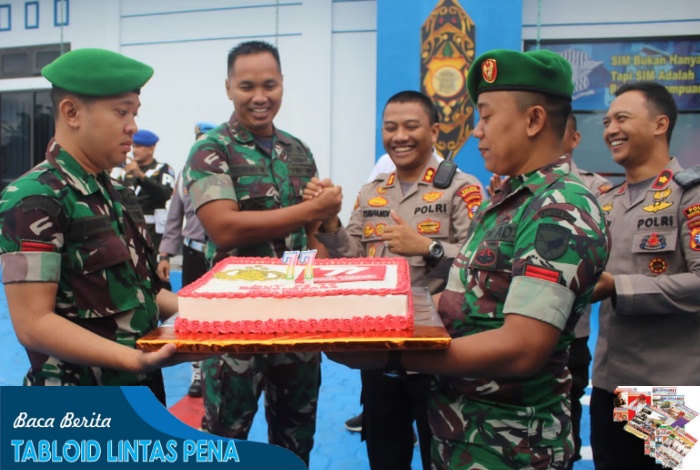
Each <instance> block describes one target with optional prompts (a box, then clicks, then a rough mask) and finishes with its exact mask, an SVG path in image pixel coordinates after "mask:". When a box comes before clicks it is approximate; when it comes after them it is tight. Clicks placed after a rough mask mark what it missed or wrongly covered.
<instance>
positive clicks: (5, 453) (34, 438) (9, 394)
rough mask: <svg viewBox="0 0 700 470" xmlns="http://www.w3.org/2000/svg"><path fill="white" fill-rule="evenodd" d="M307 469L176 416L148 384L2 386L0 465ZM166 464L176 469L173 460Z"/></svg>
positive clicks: (278, 452)
mask: <svg viewBox="0 0 700 470" xmlns="http://www.w3.org/2000/svg"><path fill="white" fill-rule="evenodd" d="M173 463H175V464H176V468H189V467H191V466H195V465H196V466H197V468H200V467H201V466H207V465H208V466H210V467H211V466H218V467H223V466H226V468H230V469H246V470H248V469H251V470H258V469H305V468H306V466H305V465H304V463H303V462H302V461H301V459H299V458H298V457H297V456H296V455H294V454H293V453H292V452H290V451H288V450H286V449H282V448H281V447H276V446H272V445H268V444H263V443H259V442H249V441H240V440H234V439H229V438H223V437H219V436H214V435H211V434H207V433H204V432H201V431H198V430H196V429H194V428H191V427H189V426H187V425H186V424H184V423H182V422H181V421H179V420H178V419H177V418H175V417H174V416H173V415H172V414H170V413H169V412H168V410H167V409H166V408H165V407H164V406H163V405H162V404H161V403H160V402H158V400H156V398H155V397H154V396H153V394H152V393H151V392H150V391H149V390H148V389H147V388H145V387H0V468H2V469H3V470H9V469H23V468H29V467H31V468H37V466H38V467H42V466H48V465H50V466H51V468H52V469H53V468H67V467H70V468H76V467H77V468H93V469H94V468H100V469H103V468H107V469H109V468H115V469H116V468H129V469H133V468H153V467H163V466H165V465H171V464H173ZM169 468H174V467H172V465H171V466H170V467H169Z"/></svg>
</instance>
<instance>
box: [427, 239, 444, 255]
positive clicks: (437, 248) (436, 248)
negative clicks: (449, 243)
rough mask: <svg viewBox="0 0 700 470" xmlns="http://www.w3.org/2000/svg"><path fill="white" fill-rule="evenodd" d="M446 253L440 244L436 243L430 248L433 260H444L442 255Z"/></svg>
mask: <svg viewBox="0 0 700 470" xmlns="http://www.w3.org/2000/svg"><path fill="white" fill-rule="evenodd" d="M444 252H445V250H444V249H443V248H442V244H441V243H440V242H435V243H434V244H433V245H432V246H431V247H430V256H431V258H442V255H443V254H444Z"/></svg>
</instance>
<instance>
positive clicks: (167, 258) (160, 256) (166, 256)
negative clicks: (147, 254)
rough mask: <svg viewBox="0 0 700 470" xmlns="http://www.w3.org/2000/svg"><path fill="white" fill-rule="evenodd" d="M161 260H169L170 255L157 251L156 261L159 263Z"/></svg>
mask: <svg viewBox="0 0 700 470" xmlns="http://www.w3.org/2000/svg"><path fill="white" fill-rule="evenodd" d="M161 261H170V255H163V254H160V253H158V262H159V263H160V262H161Z"/></svg>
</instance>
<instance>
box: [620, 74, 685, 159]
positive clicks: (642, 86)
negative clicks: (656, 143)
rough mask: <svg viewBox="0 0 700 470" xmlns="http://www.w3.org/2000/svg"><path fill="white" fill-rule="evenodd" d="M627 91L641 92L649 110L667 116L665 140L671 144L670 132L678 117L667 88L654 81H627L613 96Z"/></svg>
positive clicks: (673, 101)
mask: <svg viewBox="0 0 700 470" xmlns="http://www.w3.org/2000/svg"><path fill="white" fill-rule="evenodd" d="M628 91H639V92H641V93H642V94H643V95H644V97H645V98H646V100H647V103H648V104H649V106H648V107H649V110H650V111H652V112H654V113H656V115H657V116H658V115H659V114H662V115H664V116H666V117H667V118H668V132H666V142H668V144H669V145H670V144H671V134H672V133H673V128H674V127H675V126H676V120H677V119H678V106H677V105H676V101H675V100H674V99H673V96H671V93H669V91H668V89H666V87H665V86H663V85H661V84H660V83H656V82H628V83H625V84H623V85H622V86H620V88H618V89H617V91H616V92H615V96H620V95H621V94H623V93H627V92H628Z"/></svg>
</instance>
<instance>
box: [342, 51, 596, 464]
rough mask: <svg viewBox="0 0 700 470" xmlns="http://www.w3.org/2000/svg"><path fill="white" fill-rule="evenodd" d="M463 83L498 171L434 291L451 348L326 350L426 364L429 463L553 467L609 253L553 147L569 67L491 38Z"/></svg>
mask: <svg viewBox="0 0 700 470" xmlns="http://www.w3.org/2000/svg"><path fill="white" fill-rule="evenodd" d="M467 90H468V92H469V96H470V98H471V100H472V101H473V102H474V103H476V105H477V108H478V110H479V113H480V120H479V123H478V125H477V126H476V128H475V129H474V137H476V138H477V139H479V144H478V147H479V150H480V151H481V154H482V156H483V158H484V162H485V165H486V168H487V169H488V170H489V171H491V172H493V173H496V174H499V175H506V176H508V177H509V178H508V179H507V180H506V181H505V182H504V183H503V184H502V185H501V186H500V187H499V188H498V189H497V190H496V192H495V194H494V195H493V197H492V198H491V199H490V200H489V201H488V202H486V203H485V204H482V206H481V208H480V209H479V211H477V213H476V215H475V216H474V220H473V221H472V225H471V228H470V230H469V233H468V235H467V240H466V242H465V244H464V245H463V247H462V248H461V249H460V251H459V253H458V254H457V257H456V258H455V260H454V263H453V264H452V268H451V270H450V274H449V278H448V281H447V287H446V289H445V291H444V292H443V293H442V295H441V296H440V299H439V303H438V313H439V314H440V316H441V317H442V320H443V322H444V324H445V327H446V328H447V330H448V332H449V333H450V335H451V336H452V341H451V344H450V347H449V349H447V350H446V351H437V352H423V351H411V352H405V353H403V354H402V355H401V354H386V353H383V354H379V353H377V354H367V355H364V354H362V355H359V354H358V355H355V354H329V357H332V358H333V359H334V360H339V361H341V362H343V363H345V364H348V365H351V366H353V367H359V368H373V367H374V368H376V367H377V366H378V365H382V364H383V365H386V366H387V367H389V368H390V369H394V370H395V369H397V368H399V367H405V368H406V369H408V370H414V371H419V372H424V373H433V374H435V375H436V379H437V385H436V386H435V387H434V388H433V393H432V394H431V401H430V404H429V416H430V426H431V428H432V431H433V441H432V460H433V462H432V465H433V468H440V469H458V468H459V469H462V468H488V469H496V468H499V469H500V468H536V469H552V468H554V469H564V468H566V465H567V464H568V462H569V460H570V459H571V457H572V454H573V440H572V432H571V419H570V412H569V396H568V393H569V389H570V387H571V375H570V374H569V372H568V370H567V368H566V362H567V356H568V348H569V345H570V343H571V341H572V340H573V338H574V333H573V331H574V325H575V324H576V322H577V321H578V319H579V317H580V316H581V314H582V313H583V311H584V309H585V307H586V305H588V303H589V300H590V296H591V293H592V292H593V287H594V286H595V283H596V281H597V280H598V277H599V276H600V274H601V273H602V272H603V267H604V265H605V261H606V259H607V240H606V237H605V223H604V220H603V214H602V211H601V209H600V207H599V206H598V204H597V203H596V200H595V197H594V196H593V194H591V192H590V191H589V190H588V189H586V187H585V186H584V185H583V184H582V183H581V181H580V180H579V179H578V178H576V177H574V176H572V175H571V169H570V165H569V162H570V158H571V157H570V156H569V155H565V154H564V150H563V148H562V138H563V136H564V129H565V126H566V120H567V117H568V115H569V113H570V112H571V94H572V91H573V83H572V81H571V65H570V64H569V63H568V62H567V61H566V60H565V59H563V58H562V57H561V56H559V55H558V54H555V53H553V52H550V51H534V52H526V53H522V52H517V51H509V50H494V51H490V52H486V53H484V54H482V55H481V56H479V57H478V58H477V59H476V60H475V61H474V63H473V65H472V67H471V70H470V73H469V76H468V79H467ZM387 356H388V357H387Z"/></svg>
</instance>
